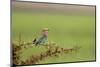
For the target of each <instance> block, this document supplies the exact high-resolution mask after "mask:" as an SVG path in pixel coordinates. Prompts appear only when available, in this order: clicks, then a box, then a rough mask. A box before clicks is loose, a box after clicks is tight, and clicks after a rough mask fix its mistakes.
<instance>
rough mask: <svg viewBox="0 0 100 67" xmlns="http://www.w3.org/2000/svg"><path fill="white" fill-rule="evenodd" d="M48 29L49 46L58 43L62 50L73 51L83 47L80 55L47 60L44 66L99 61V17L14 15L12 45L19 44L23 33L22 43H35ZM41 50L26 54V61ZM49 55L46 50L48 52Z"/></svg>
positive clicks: (43, 14) (46, 14)
mask: <svg viewBox="0 0 100 67" xmlns="http://www.w3.org/2000/svg"><path fill="white" fill-rule="evenodd" d="M44 27H48V28H49V29H50V31H49V37H48V41H49V42H56V43H57V44H58V45H59V46H60V47H66V48H70V47H73V46H75V45H77V46H81V47H82V48H81V49H80V51H79V53H77V54H62V55H60V56H59V58H57V57H50V58H47V59H45V60H43V61H41V62H40V63H56V62H73V61H88V60H95V16H94V15H86V14H85V15H81V14H67V13H66V14H61V13H48V12H47V13H46V12H34V11H33V12H30V11H29V12H28V11H26V12H24V11H13V13H12V41H13V42H16V41H18V36H19V33H21V34H22V40H23V41H25V42H31V41H32V40H33V39H34V38H35V37H39V36H40V35H41V29H42V28H44ZM41 50H43V47H41V48H35V47H33V48H28V49H24V50H22V51H23V53H22V55H21V56H22V60H25V59H26V58H28V57H29V56H30V55H32V54H33V53H34V52H35V53H37V52H38V51H41ZM44 51H45V50H44Z"/></svg>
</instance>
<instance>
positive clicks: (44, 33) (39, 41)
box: [33, 28, 49, 45]
mask: <svg viewBox="0 0 100 67" xmlns="http://www.w3.org/2000/svg"><path fill="white" fill-rule="evenodd" d="M48 31H49V29H48V28H43V29H42V35H41V37H40V38H38V39H36V38H35V39H34V40H33V44H35V45H39V44H44V43H45V41H46V40H47V37H48Z"/></svg>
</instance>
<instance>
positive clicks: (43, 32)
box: [42, 28, 49, 36]
mask: <svg viewBox="0 0 100 67" xmlns="http://www.w3.org/2000/svg"><path fill="white" fill-rule="evenodd" d="M48 31H49V29H48V28H43V29H42V34H43V35H45V36H48Z"/></svg>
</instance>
